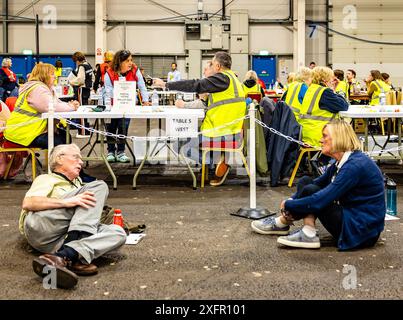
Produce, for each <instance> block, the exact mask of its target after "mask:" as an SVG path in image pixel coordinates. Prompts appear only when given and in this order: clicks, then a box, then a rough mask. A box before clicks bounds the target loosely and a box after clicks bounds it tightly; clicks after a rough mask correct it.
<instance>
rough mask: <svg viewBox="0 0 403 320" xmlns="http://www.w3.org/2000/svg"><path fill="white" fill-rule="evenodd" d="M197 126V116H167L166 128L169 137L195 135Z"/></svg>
mask: <svg viewBox="0 0 403 320" xmlns="http://www.w3.org/2000/svg"><path fill="white" fill-rule="evenodd" d="M197 128H198V121H197V117H194V116H193V117H186V116H172V117H168V118H167V122H166V129H167V135H168V136H170V137H192V136H196V134H197Z"/></svg>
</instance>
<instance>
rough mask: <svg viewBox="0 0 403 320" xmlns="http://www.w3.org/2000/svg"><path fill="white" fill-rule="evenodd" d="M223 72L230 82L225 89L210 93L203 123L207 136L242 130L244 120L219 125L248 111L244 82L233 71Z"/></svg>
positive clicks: (218, 135) (238, 117) (223, 134)
mask: <svg viewBox="0 0 403 320" xmlns="http://www.w3.org/2000/svg"><path fill="white" fill-rule="evenodd" d="M222 73H223V74H225V75H226V76H228V78H229V79H230V84H229V86H228V88H227V89H226V90H224V91H221V92H215V93H210V94H209V98H208V108H207V113H206V117H205V118H204V120H203V123H202V125H201V130H202V131H204V130H207V131H206V132H204V133H203V135H204V136H207V137H220V136H225V135H229V134H235V133H239V132H241V130H242V126H243V120H240V121H237V122H236V123H233V124H231V125H228V126H225V127H223V128H218V127H221V126H223V125H225V124H226V123H229V122H233V121H234V120H236V119H241V118H243V117H244V116H245V114H246V111H247V108H246V103H245V93H244V91H243V88H242V83H241V82H240V81H239V80H238V78H237V77H236V75H235V73H234V72H233V71H231V70H226V71H223V72H222ZM216 128H217V129H216Z"/></svg>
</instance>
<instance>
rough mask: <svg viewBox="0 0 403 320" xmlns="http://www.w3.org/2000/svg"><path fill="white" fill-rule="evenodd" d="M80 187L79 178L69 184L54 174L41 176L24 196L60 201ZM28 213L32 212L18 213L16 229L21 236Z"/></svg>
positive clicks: (23, 211)
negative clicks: (18, 218)
mask: <svg viewBox="0 0 403 320" xmlns="http://www.w3.org/2000/svg"><path fill="white" fill-rule="evenodd" d="M82 185H83V183H82V182H81V179H80V178H79V177H78V178H76V179H74V181H73V183H71V182H70V181H68V180H66V179H65V178H63V177H62V176H60V175H58V174H55V173H50V174H42V175H40V176H38V177H37V178H36V179H35V180H34V182H33V183H32V185H31V188H30V189H29V190H28V192H27V193H26V194H25V197H47V198H56V199H62V198H64V196H65V195H66V194H67V193H69V192H71V191H73V190H75V189H77V188H80V187H81V186H82ZM30 212H32V211H27V210H24V209H23V210H22V211H21V213H20V220H19V225H18V228H19V230H20V232H21V234H22V235H24V222H25V218H26V216H27V215H28V213H30Z"/></svg>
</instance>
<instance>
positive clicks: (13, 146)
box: [0, 140, 47, 180]
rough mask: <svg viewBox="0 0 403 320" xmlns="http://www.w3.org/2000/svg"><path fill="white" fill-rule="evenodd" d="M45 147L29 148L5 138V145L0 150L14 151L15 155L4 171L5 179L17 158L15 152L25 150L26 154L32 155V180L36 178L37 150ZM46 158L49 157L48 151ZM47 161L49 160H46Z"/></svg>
mask: <svg viewBox="0 0 403 320" xmlns="http://www.w3.org/2000/svg"><path fill="white" fill-rule="evenodd" d="M41 150H43V149H40V148H29V147H24V146H21V145H19V144H16V143H13V142H10V141H7V140H5V141H4V143H3V146H2V147H0V152H12V153H13V155H12V157H11V160H10V161H9V163H8V164H7V168H6V171H5V173H4V177H3V179H4V180H6V179H7V177H8V174H9V172H10V169H11V166H12V164H13V161H14V158H15V153H16V152H25V154H26V155H28V156H29V155H30V156H31V160H32V180H34V179H35V178H36V155H35V153H36V152H39V151H41ZM45 155H46V156H45V158H47V152H45ZM46 163H47V160H46Z"/></svg>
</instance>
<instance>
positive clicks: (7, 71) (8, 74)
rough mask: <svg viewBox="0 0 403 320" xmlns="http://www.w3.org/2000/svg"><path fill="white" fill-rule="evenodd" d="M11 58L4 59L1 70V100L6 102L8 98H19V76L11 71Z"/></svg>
mask: <svg viewBox="0 0 403 320" xmlns="http://www.w3.org/2000/svg"><path fill="white" fill-rule="evenodd" d="M11 66H12V62H11V59H10V58H4V59H3V61H2V63H1V69H0V100H3V101H6V99H7V98H8V97H18V82H17V76H16V75H15V73H14V72H13V71H11Z"/></svg>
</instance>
